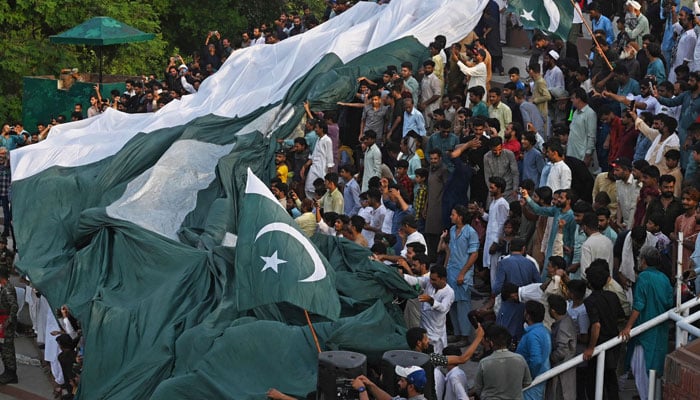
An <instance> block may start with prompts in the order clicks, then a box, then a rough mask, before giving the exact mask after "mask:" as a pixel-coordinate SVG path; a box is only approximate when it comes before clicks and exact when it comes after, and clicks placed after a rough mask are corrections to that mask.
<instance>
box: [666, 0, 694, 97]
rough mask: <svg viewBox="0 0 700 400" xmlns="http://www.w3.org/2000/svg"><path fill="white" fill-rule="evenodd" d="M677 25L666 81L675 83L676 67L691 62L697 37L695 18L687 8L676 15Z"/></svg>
mask: <svg viewBox="0 0 700 400" xmlns="http://www.w3.org/2000/svg"><path fill="white" fill-rule="evenodd" d="M678 24H679V25H680V29H677V31H676V33H677V34H678V38H677V39H676V41H675V43H674V44H673V49H672V50H671V62H670V64H671V66H670V67H669V69H668V81H669V82H671V83H676V71H675V69H676V67H678V66H680V65H682V64H684V63H688V61H691V62H692V60H693V52H694V51H695V43H696V41H697V36H696V35H695V30H694V29H693V28H694V26H695V16H694V15H693V11H692V10H691V9H690V8H688V7H682V8H681V11H680V12H679V13H678Z"/></svg>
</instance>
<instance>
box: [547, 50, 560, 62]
mask: <svg viewBox="0 0 700 400" xmlns="http://www.w3.org/2000/svg"><path fill="white" fill-rule="evenodd" d="M547 54H549V56H550V57H552V58H553V59H554V60H559V53H557V51H556V50H550V51H549V53H547Z"/></svg>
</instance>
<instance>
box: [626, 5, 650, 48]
mask: <svg viewBox="0 0 700 400" xmlns="http://www.w3.org/2000/svg"><path fill="white" fill-rule="evenodd" d="M625 6H626V8H627V12H628V13H630V14H631V15H633V16H634V17H635V18H636V20H637V21H636V22H637V25H636V26H634V27H631V26H625V32H627V35H629V37H630V39H632V40H634V41H636V42H637V44H638V45H639V46H640V47H641V46H642V44H643V43H642V42H643V41H642V37H643V36H644V35H646V34H648V33H650V30H649V20H648V19H647V17H645V16H644V14H642V5H641V4H639V2H637V1H634V0H628V1H627V3H625ZM626 25H627V24H626Z"/></svg>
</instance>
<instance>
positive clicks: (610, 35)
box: [588, 1, 615, 45]
mask: <svg viewBox="0 0 700 400" xmlns="http://www.w3.org/2000/svg"><path fill="white" fill-rule="evenodd" d="M588 11H589V12H590V14H591V28H592V29H593V32H595V31H597V30H603V31H605V41H606V42H608V44H609V45H611V44H612V43H613V41H614V40H615V32H614V31H613V26H612V22H611V21H610V18H608V17H606V16H605V15H603V14H601V12H600V4H598V2H595V1H594V2H593V3H591V4H590V5H589V6H588Z"/></svg>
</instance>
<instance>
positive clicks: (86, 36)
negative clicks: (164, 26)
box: [49, 17, 155, 83]
mask: <svg viewBox="0 0 700 400" xmlns="http://www.w3.org/2000/svg"><path fill="white" fill-rule="evenodd" d="M154 37H155V35H154V34H152V33H145V32H141V31H140V30H138V29H136V28H134V27H132V26H129V25H127V24H125V23H123V22H120V21H117V20H116V19H113V18H110V17H95V18H91V19H89V20H87V21H85V22H83V23H82V24H80V25H77V26H74V27H73V28H71V29H69V30H67V31H65V32H63V33H59V34H58V35H52V36H50V37H49V40H50V41H51V43H61V44H82V45H88V46H96V47H97V51H98V58H99V59H100V71H99V72H100V83H102V47H103V46H109V45H114V44H123V43H133V42H145V41H147V40H151V39H153V38H154Z"/></svg>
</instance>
